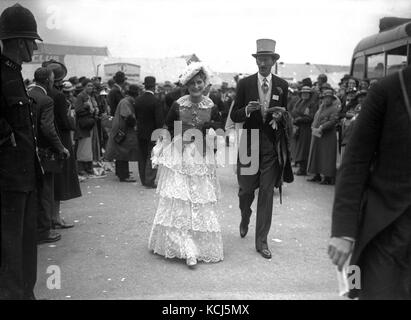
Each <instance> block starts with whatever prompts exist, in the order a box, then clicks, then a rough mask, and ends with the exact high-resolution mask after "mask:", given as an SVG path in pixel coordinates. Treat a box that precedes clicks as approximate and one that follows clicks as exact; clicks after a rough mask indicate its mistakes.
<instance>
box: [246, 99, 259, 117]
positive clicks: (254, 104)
mask: <svg viewBox="0 0 411 320" xmlns="http://www.w3.org/2000/svg"><path fill="white" fill-rule="evenodd" d="M260 109H261V105H260V103H259V102H258V101H250V102H249V103H248V104H247V106H246V107H245V112H246V115H247V117H248V116H249V115H250V114H251V113H252V112H254V111H257V110H260Z"/></svg>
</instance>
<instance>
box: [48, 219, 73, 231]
mask: <svg viewBox="0 0 411 320" xmlns="http://www.w3.org/2000/svg"><path fill="white" fill-rule="evenodd" d="M73 227H74V224H71V223H66V222H65V221H64V220H63V219H61V221H60V222H55V223H53V229H70V228H73Z"/></svg>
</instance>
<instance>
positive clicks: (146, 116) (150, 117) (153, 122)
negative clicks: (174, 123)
mask: <svg viewBox="0 0 411 320" xmlns="http://www.w3.org/2000/svg"><path fill="white" fill-rule="evenodd" d="M134 106H135V115H136V118H137V132H138V137H139V139H146V140H151V134H152V133H153V131H154V130H155V129H158V128H162V126H163V124H164V113H163V108H162V105H161V102H160V100H159V99H157V98H156V97H155V96H154V95H153V94H152V93H150V92H145V93H144V94H143V95H141V96H140V97H138V98H137V99H136V103H135V105H134Z"/></svg>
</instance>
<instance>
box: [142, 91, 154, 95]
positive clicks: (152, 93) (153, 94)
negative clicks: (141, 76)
mask: <svg viewBox="0 0 411 320" xmlns="http://www.w3.org/2000/svg"><path fill="white" fill-rule="evenodd" d="M144 92H148V93H151V94H152V95H154V92H153V91H151V90H145V91H144Z"/></svg>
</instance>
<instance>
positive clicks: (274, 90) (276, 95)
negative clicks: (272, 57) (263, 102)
mask: <svg viewBox="0 0 411 320" xmlns="http://www.w3.org/2000/svg"><path fill="white" fill-rule="evenodd" d="M278 88H280V87H279V86H278V83H277V81H276V79H275V77H274V75H273V76H272V85H271V95H270V97H271V99H270V108H272V107H279V106H281V94H282V93H281V92H280V90H278ZM280 89H281V88H280Z"/></svg>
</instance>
